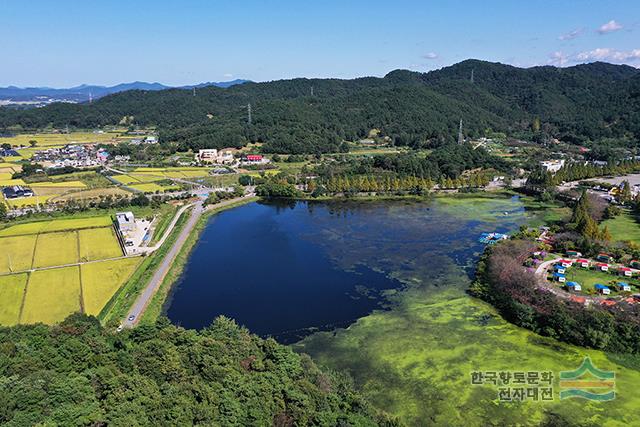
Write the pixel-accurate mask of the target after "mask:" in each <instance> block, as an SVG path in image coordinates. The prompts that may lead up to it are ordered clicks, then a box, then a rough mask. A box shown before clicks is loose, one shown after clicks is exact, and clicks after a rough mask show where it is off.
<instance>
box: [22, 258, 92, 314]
mask: <svg viewBox="0 0 640 427" xmlns="http://www.w3.org/2000/svg"><path fill="white" fill-rule="evenodd" d="M76 311H80V270H79V268H78V267H77V266H76V267H65V268H56V269H53V270H43V271H34V272H33V273H31V274H30V275H29V280H28V282H27V292H26V293H25V297H24V305H23V308H22V313H21V314H20V323H37V322H42V323H49V324H50V323H55V322H59V321H60V320H63V319H64V318H65V317H67V316H68V315H70V314H72V313H74V312H76Z"/></svg>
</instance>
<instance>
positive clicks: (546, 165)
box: [540, 159, 564, 173]
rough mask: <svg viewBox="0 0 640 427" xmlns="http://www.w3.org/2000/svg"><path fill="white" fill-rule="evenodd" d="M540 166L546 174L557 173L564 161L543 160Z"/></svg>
mask: <svg viewBox="0 0 640 427" xmlns="http://www.w3.org/2000/svg"><path fill="white" fill-rule="evenodd" d="M540 166H542V168H543V169H544V170H546V171H547V172H551V173H555V172H558V171H559V170H560V169H561V168H562V167H563V166H564V159H559V160H545V161H542V162H540Z"/></svg>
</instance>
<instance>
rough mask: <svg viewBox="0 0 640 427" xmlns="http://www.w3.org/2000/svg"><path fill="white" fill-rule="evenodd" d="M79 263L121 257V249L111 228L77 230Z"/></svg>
mask: <svg viewBox="0 0 640 427" xmlns="http://www.w3.org/2000/svg"><path fill="white" fill-rule="evenodd" d="M77 233H78V248H79V250H80V253H79V256H80V261H81V262H86V261H95V260H98V259H107V258H115V257H119V256H122V249H121V248H120V244H119V243H118V238H117V237H116V233H115V231H114V229H113V227H104V228H88V229H84V230H78V231H77Z"/></svg>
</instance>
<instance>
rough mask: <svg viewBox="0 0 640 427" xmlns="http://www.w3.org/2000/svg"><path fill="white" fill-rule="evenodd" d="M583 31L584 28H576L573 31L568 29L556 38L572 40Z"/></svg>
mask: <svg viewBox="0 0 640 427" xmlns="http://www.w3.org/2000/svg"><path fill="white" fill-rule="evenodd" d="M583 33H584V28H576V29H575V30H573V31H569V32H568V33H565V34H562V35H560V36H559V37H558V40H562V41H565V40H573V39H575V38H576V37H580V36H581V35H582V34H583Z"/></svg>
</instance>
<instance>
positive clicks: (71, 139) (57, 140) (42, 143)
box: [2, 130, 136, 154]
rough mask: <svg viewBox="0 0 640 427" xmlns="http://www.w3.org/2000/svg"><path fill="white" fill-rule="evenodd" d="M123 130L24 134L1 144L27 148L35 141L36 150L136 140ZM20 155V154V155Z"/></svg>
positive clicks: (5, 139) (30, 149) (7, 139)
mask: <svg viewBox="0 0 640 427" xmlns="http://www.w3.org/2000/svg"><path fill="white" fill-rule="evenodd" d="M123 133H124V130H121V131H113V132H104V133H94V132H70V133H68V134H67V133H25V134H20V135H16V136H13V137H10V138H2V142H3V143H7V144H11V145H12V146H15V147H20V146H24V147H29V146H30V141H32V140H33V141H36V142H37V145H36V149H37V148H38V147H46V148H48V147H51V146H56V145H57V146H63V145H67V144H92V143H98V142H102V143H106V142H111V141H113V142H118V141H126V140H127V139H133V138H136V137H135V136H127V135H123ZM24 150H29V151H32V150H33V149H32V148H25V149H21V150H20V151H19V152H20V153H21V152H22V151H24ZM21 154H22V153H21Z"/></svg>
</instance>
